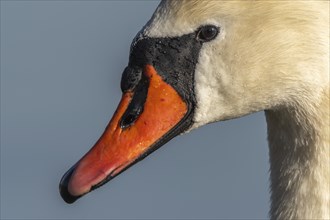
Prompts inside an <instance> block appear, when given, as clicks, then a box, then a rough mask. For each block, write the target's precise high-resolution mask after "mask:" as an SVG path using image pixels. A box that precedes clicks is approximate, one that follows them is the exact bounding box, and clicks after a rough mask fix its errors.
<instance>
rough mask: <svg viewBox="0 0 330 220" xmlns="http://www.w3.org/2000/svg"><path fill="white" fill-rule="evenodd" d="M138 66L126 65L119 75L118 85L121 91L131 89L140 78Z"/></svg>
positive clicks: (140, 72)
mask: <svg viewBox="0 0 330 220" xmlns="http://www.w3.org/2000/svg"><path fill="white" fill-rule="evenodd" d="M141 75H142V70H141V69H140V68H132V67H130V66H128V67H126V68H125V70H124V72H123V75H122V77H121V82H120V87H121V91H122V92H127V91H133V90H134V88H135V87H136V86H137V84H138V83H139V81H140V80H141Z"/></svg>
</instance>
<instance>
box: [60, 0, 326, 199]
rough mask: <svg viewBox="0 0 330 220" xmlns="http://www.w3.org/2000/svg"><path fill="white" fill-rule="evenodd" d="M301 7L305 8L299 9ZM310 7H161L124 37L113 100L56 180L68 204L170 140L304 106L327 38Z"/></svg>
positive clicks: (319, 86) (317, 89)
mask: <svg viewBox="0 0 330 220" xmlns="http://www.w3.org/2000/svg"><path fill="white" fill-rule="evenodd" d="M304 4H309V5H308V7H306V5H304ZM311 7H315V6H314V4H313V3H310V2H299V3H297V2H289V1H288V2H283V1H279V2H268V1H264V2H263V1H257V2H249V1H197V0H196V1H195V0H182V1H176V0H173V1H171V0H169V1H162V2H161V3H160V5H159V7H158V8H157V9H156V11H155V13H154V15H153V16H152V18H151V20H150V21H149V22H148V23H147V24H146V25H145V26H144V27H143V29H142V30H141V31H140V32H139V33H138V34H137V36H136V38H135V39H134V40H133V43H132V46H131V51H130V57H129V63H128V66H127V67H126V69H125V70H124V73H123V76H122V82H121V88H122V91H123V97H122V100H121V102H120V104H119V106H118V109H117V111H116V112H115V114H114V116H113V118H112V120H111V121H110V123H109V125H108V127H107V128H106V130H105V132H104V134H103V135H102V137H101V138H100V139H99V141H98V142H97V143H96V144H95V146H94V147H93V148H92V149H91V150H90V151H89V152H88V153H87V154H86V155H85V156H84V157H83V158H82V159H81V160H80V161H78V162H77V163H76V165H74V166H73V167H72V168H71V169H70V170H69V171H68V172H67V173H66V174H65V175H64V176H63V178H62V180H61V183H60V192H61V195H62V197H63V199H64V200H65V201H66V202H68V203H72V202H74V201H75V200H76V199H78V198H79V197H81V196H82V195H84V194H86V193H88V192H90V191H91V190H93V189H95V188H97V187H99V186H101V185H103V184H104V183H106V182H107V181H109V180H110V179H112V178H113V177H115V176H116V175H118V174H119V173H121V172H122V171H124V170H125V169H127V168H128V167H130V166H131V165H133V164H134V163H136V162H138V161H140V160H141V159H143V158H144V157H146V156H147V155H148V154H150V153H151V152H153V151H154V150H156V149H157V148H159V147H160V146H162V145H163V144H165V143H166V142H167V141H169V140H170V139H171V138H173V137H175V136H176V135H179V134H181V133H184V132H188V131H189V130H191V129H193V128H197V127H200V126H202V125H205V124H208V123H212V122H216V121H221V120H227V119H232V118H236V117H240V116H243V115H246V114H250V113H253V112H256V111H261V110H268V109H276V108H283V107H291V106H292V107H295V106H298V105H309V104H310V103H309V101H310V99H309V97H314V98H313V99H314V100H315V97H316V99H317V97H320V96H321V93H323V92H324V90H325V89H327V86H328V83H329V78H328V75H327V74H326V72H327V70H328V68H329V66H324V65H323V66H322V65H319V64H320V63H328V62H325V60H324V59H325V58H324V57H328V56H324V54H320V53H322V51H324V52H323V53H328V51H327V49H323V48H325V47H326V45H328V38H324V39H323V38H322V37H320V36H324V34H323V35H319V34H316V33H317V32H319V31H327V30H328V28H326V27H325V28H324V30H319V29H317V28H316V27H319V25H317V22H320V20H322V19H327V15H326V14H324V15H323V14H321V13H320V14H319V15H318V17H313V16H315V15H314V14H313V13H309V11H308V10H309V9H308V8H311Z"/></svg>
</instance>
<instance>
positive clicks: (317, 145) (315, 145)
mask: <svg viewBox="0 0 330 220" xmlns="http://www.w3.org/2000/svg"><path fill="white" fill-rule="evenodd" d="M323 100H324V101H323V102H322V103H319V104H317V105H314V106H313V110H312V109H307V108H305V109H304V108H303V107H302V106H299V108H298V107H297V108H279V109H276V110H268V111H266V120H267V127H268V141H269V155H270V180H271V210H270V217H271V219H330V213H329V212H330V211H329V209H330V202H329V197H330V160H329V157H330V151H329V96H325V98H324V99H323Z"/></svg>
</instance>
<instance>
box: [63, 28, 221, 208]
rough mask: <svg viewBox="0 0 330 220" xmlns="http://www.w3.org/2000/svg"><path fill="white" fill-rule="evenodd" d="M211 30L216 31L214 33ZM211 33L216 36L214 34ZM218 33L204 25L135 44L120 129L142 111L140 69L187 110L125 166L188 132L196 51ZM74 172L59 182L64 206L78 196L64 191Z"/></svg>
mask: <svg viewBox="0 0 330 220" xmlns="http://www.w3.org/2000/svg"><path fill="white" fill-rule="evenodd" d="M213 28H216V30H214V29H213ZM214 31H216V33H215V34H214ZM217 34H218V28H217V27H214V26H211V25H207V26H204V27H201V28H199V29H198V30H197V31H195V32H193V33H191V34H186V35H183V36H181V37H174V38H149V37H145V38H142V39H140V40H137V41H135V42H134V46H133V47H132V49H131V53H130V58H129V64H128V67H126V69H125V70H124V73H123V76H122V80H121V89H122V91H123V92H128V91H130V92H133V98H132V100H131V102H130V104H129V106H128V108H127V110H126V111H125V113H124V115H123V116H122V118H121V120H120V126H121V128H122V129H126V128H128V127H130V126H132V125H133V124H134V122H135V121H136V120H137V119H138V117H139V115H140V114H141V113H142V112H143V107H144V103H145V101H146V98H147V95H148V87H149V79H148V78H147V77H146V76H145V74H144V73H143V68H144V67H145V66H146V65H147V64H149V65H152V66H153V67H154V68H155V70H156V71H157V73H158V74H159V75H160V76H161V77H162V79H163V80H164V81H165V82H166V83H168V84H169V85H170V86H172V87H173V88H174V89H175V90H176V91H177V92H178V94H179V95H180V96H181V98H182V99H183V101H184V102H185V103H186V104H187V107H188V111H187V113H186V115H185V116H184V118H183V119H181V121H180V122H179V123H178V124H177V125H176V126H175V127H174V128H172V129H171V130H170V131H169V132H167V133H166V134H165V135H164V136H163V137H162V138H160V139H159V140H158V141H157V142H155V143H154V144H153V145H152V146H150V148H149V150H148V151H147V152H145V153H144V154H142V155H141V156H140V157H139V158H137V159H136V160H135V161H134V162H132V163H131V164H130V165H128V166H127V167H126V168H125V169H123V170H122V171H120V172H119V173H118V174H120V173H121V172H123V171H125V170H126V169H128V168H129V167H130V166H132V165H134V164H135V163H137V162H138V161H141V160H142V159H144V158H145V157H146V156H148V155H149V154H150V153H152V152H153V151H155V150H157V149H158V148H159V147H161V146H162V145H164V144H165V143H167V142H168V141H169V140H171V139H172V138H174V137H175V136H177V135H178V134H180V133H182V132H184V131H186V130H188V129H189V128H190V127H191V126H192V124H193V116H194V110H195V106H196V98H195V93H194V75H195V68H196V64H197V62H198V57H199V52H200V50H201V48H202V45H203V43H205V42H208V41H210V40H213V39H214V38H215V37H216V36H217ZM73 171H74V167H72V168H71V169H70V170H69V171H68V172H67V173H66V174H64V176H63V177H62V180H61V182H60V193H61V196H62V198H63V199H64V200H65V201H66V202H67V203H73V202H74V201H75V200H77V199H78V198H80V197H81V196H82V195H80V196H72V195H71V194H70V193H69V192H68V189H67V185H68V182H69V180H70V178H71V175H72V173H73ZM118 174H116V175H112V174H110V175H109V176H108V177H107V178H105V179H104V180H103V181H102V182H100V183H98V184H97V185H94V186H93V187H92V189H91V191H92V190H94V189H96V188H98V187H100V186H102V185H103V184H105V183H106V182H108V181H109V180H111V179H112V178H114V177H115V176H117V175H118Z"/></svg>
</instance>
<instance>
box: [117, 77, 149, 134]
mask: <svg viewBox="0 0 330 220" xmlns="http://www.w3.org/2000/svg"><path fill="white" fill-rule="evenodd" d="M148 87H149V79H147V78H146V77H145V76H144V77H142V79H141V80H140V82H139V83H138V85H137V86H136V89H135V91H134V95H133V98H132V101H131V102H130V104H129V105H128V107H127V109H126V111H125V113H124V115H123V116H122V118H121V120H120V127H121V128H122V129H124V128H127V127H129V126H131V125H132V124H133V123H134V122H135V121H136V120H137V119H138V117H139V116H140V115H141V113H142V112H143V108H144V103H145V102H146V99H147V95H148Z"/></svg>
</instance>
